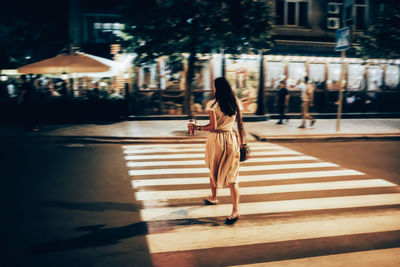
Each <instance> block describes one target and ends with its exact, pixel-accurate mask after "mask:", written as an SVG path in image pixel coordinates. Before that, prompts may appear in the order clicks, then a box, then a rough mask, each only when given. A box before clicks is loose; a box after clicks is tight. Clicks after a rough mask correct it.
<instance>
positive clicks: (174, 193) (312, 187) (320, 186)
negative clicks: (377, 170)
mask: <svg viewBox="0 0 400 267" xmlns="http://www.w3.org/2000/svg"><path fill="white" fill-rule="evenodd" d="M391 186H396V185H395V184H393V183H391V182H388V181H385V180H382V179H366V180H351V181H340V182H324V183H304V184H288V185H269V186H257V187H244V188H242V189H241V190H240V195H261V194H273V193H288V192H304V191H316V190H335V189H355V188H371V187H391ZM209 192H210V189H198V190H190V189H187V190H169V191H139V192H137V193H136V199H137V200H156V199H180V198H201V197H204V196H206V195H207V194H209ZM218 196H220V197H222V196H230V192H229V189H228V188H224V189H222V190H220V191H219V192H218Z"/></svg>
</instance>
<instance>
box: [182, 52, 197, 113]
mask: <svg viewBox="0 0 400 267" xmlns="http://www.w3.org/2000/svg"><path fill="white" fill-rule="evenodd" d="M195 61H196V52H195V51H191V53H190V56H189V63H188V70H187V72H186V92H185V104H184V110H185V114H187V115H188V117H190V118H191V117H192V82H193V77H194V63H195Z"/></svg>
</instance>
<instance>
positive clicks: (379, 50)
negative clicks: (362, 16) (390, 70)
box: [354, 1, 400, 58]
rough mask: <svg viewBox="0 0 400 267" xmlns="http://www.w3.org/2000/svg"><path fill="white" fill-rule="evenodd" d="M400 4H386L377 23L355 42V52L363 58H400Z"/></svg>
mask: <svg viewBox="0 0 400 267" xmlns="http://www.w3.org/2000/svg"><path fill="white" fill-rule="evenodd" d="M399 25H400V3H399V2H392V1H390V2H389V3H386V8H385V10H384V12H381V13H380V14H379V16H378V18H377V21H376V23H374V24H372V25H370V26H369V27H368V28H367V29H366V30H365V31H364V32H363V33H362V34H361V35H360V36H358V37H357V38H356V40H355V45H354V47H355V50H356V53H357V54H358V55H359V56H362V57H363V58H399V57H400V46H399V44H400V27H399Z"/></svg>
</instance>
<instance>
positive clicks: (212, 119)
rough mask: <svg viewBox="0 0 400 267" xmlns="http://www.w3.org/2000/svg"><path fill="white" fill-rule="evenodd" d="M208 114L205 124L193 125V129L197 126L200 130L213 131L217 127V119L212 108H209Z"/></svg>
mask: <svg viewBox="0 0 400 267" xmlns="http://www.w3.org/2000/svg"><path fill="white" fill-rule="evenodd" d="M208 116H209V117H210V122H209V123H208V124H207V125H203V126H199V125H194V127H195V130H196V129H197V127H200V131H215V129H216V128H217V119H216V117H215V112H214V110H209V111H208Z"/></svg>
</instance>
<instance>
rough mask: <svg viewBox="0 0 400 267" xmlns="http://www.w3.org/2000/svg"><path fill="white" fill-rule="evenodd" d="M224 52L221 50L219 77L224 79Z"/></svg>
mask: <svg viewBox="0 0 400 267" xmlns="http://www.w3.org/2000/svg"><path fill="white" fill-rule="evenodd" d="M225 65H226V61H225V51H224V49H221V77H225Z"/></svg>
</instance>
